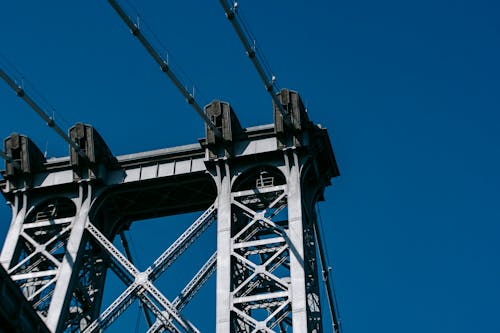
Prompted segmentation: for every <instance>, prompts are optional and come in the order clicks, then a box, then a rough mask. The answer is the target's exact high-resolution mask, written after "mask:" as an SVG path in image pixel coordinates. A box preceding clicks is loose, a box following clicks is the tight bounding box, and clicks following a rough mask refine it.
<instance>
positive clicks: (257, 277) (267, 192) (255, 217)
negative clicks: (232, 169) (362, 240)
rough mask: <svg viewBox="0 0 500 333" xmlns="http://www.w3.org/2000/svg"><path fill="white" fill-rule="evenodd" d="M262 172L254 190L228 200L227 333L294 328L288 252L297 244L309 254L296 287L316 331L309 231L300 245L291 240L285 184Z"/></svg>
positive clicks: (313, 264)
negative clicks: (301, 281)
mask: <svg viewBox="0 0 500 333" xmlns="http://www.w3.org/2000/svg"><path fill="white" fill-rule="evenodd" d="M263 175H265V172H264V173H261V175H260V177H258V178H257V179H256V186H255V188H254V189H250V190H244V191H238V192H233V194H232V198H231V206H232V208H231V210H232V219H233V221H232V227H231V248H232V251H231V266H232V267H231V272H232V273H231V274H232V283H231V303H232V306H231V332H238V333H240V332H241V333H243V332H245V333H247V332H252V333H255V332H292V331H293V325H292V324H293V323H292V310H293V309H292V304H293V302H292V297H291V296H292V295H291V293H292V292H293V290H292V283H291V272H290V255H296V252H297V251H296V246H299V247H301V246H304V250H305V252H306V253H308V255H309V257H307V256H306V261H305V266H306V267H304V272H305V275H306V286H303V285H302V286H299V287H301V288H304V287H305V288H306V297H307V311H308V321H309V323H308V327H309V329H310V332H321V330H320V324H318V323H320V322H321V318H320V316H321V315H320V299H319V292H318V284H317V266H316V261H315V257H316V253H315V248H314V246H315V240H314V234H313V233H310V231H311V230H310V229H309V228H308V227H305V228H304V244H293V243H292V242H291V240H290V237H289V233H290V229H289V221H288V216H287V215H288V214H287V201H288V200H287V185H275V184H274V178H273V177H265V176H264V177H263ZM306 224H307V223H306ZM294 252H295V253H294ZM311 252H312V253H311ZM313 322H316V324H315V323H313Z"/></svg>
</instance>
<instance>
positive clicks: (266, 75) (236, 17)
mask: <svg viewBox="0 0 500 333" xmlns="http://www.w3.org/2000/svg"><path fill="white" fill-rule="evenodd" d="M220 4H221V5H222V7H223V8H224V12H225V13H226V17H227V19H228V20H229V21H230V22H231V24H232V26H233V28H234V30H235V31H236V34H237V35H238V37H239V39H240V41H241V42H242V43H243V46H244V47H245V51H246V53H247V55H248V57H249V58H250V60H251V61H252V63H253V65H254V67H255V69H256V70H257V73H258V74H259V77H260V78H261V80H262V82H263V83H264V87H265V88H266V91H267V92H268V93H269V95H270V96H271V98H272V100H273V102H274V104H275V105H276V106H277V107H278V109H279V110H280V112H281V115H282V116H283V120H284V122H285V124H286V125H287V126H288V127H289V128H293V125H292V122H291V121H290V115H288V113H287V112H286V110H285V109H284V107H283V105H282V104H281V102H280V101H279V100H278V92H279V89H278V84H277V82H276V77H275V76H274V75H273V74H272V72H271V70H270V68H269V65H268V64H267V62H266V60H265V58H264V56H263V55H262V53H261V52H259V50H258V49H257V46H256V43H255V38H254V37H253V35H252V33H251V32H250V29H249V28H248V25H247V24H246V23H245V20H244V19H243V18H242V16H241V15H240V14H239V12H238V10H237V8H238V3H237V2H235V1H230V0H220ZM252 43H253V45H252Z"/></svg>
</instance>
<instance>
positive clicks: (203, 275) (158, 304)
mask: <svg viewBox="0 0 500 333" xmlns="http://www.w3.org/2000/svg"><path fill="white" fill-rule="evenodd" d="M214 220H215V206H214V205H212V206H210V207H209V208H208V209H207V210H206V211H205V212H204V213H203V214H202V215H201V216H200V217H199V218H198V219H197V220H196V221H195V222H194V223H193V224H192V225H191V226H190V227H189V228H188V229H187V230H186V231H185V232H184V233H183V234H182V235H181V236H180V237H179V238H178V239H177V240H176V241H175V242H174V243H173V244H172V245H170V246H169V247H168V248H167V250H165V251H164V252H163V253H162V254H161V255H160V256H159V257H158V259H156V260H155V261H154V262H153V264H151V266H149V267H148V268H147V269H146V270H145V271H144V272H140V271H139V270H138V269H137V268H136V267H135V266H134V265H133V264H132V263H131V261H130V260H128V259H127V258H126V256H125V255H123V254H122V253H121V252H120V251H119V250H118V249H117V248H116V247H115V246H114V245H113V243H111V242H110V241H109V240H108V239H107V238H106V237H105V236H104V235H103V234H102V233H101V232H100V231H99V230H98V229H97V228H96V227H95V226H94V225H92V224H87V226H86V229H87V231H88V232H89V234H90V235H91V236H92V237H93V238H94V240H95V241H96V242H97V243H98V244H99V245H100V246H101V248H102V249H104V250H105V251H106V252H107V254H108V255H109V257H110V259H111V260H110V263H111V264H110V267H111V269H112V270H113V271H114V272H115V273H116V275H117V276H118V277H119V278H120V279H121V280H122V281H123V282H124V283H125V284H126V285H127V288H126V289H125V291H123V292H122V294H121V295H120V296H118V297H117V298H116V299H115V300H114V301H113V303H111V305H109V306H108V308H107V309H105V310H104V312H102V313H101V314H100V315H99V317H98V318H97V319H96V320H94V321H93V322H92V323H91V324H90V325H88V326H87V327H86V328H85V329H84V330H83V332H85V333H87V332H99V331H100V330H102V329H105V328H107V327H108V326H109V325H111V324H112V323H113V322H114V321H115V320H116V319H117V318H118V317H119V316H120V315H121V314H122V313H123V312H124V311H125V310H126V309H127V308H128V307H129V306H130V305H131V304H132V303H133V302H134V300H136V299H139V300H140V302H141V303H142V305H143V306H144V307H146V308H147V309H148V310H149V311H150V312H151V313H152V314H153V315H154V316H155V317H156V321H155V322H154V324H153V325H151V327H150V328H149V330H148V332H163V331H165V330H166V331H168V332H176V333H177V332H179V333H180V332H199V330H198V329H197V328H196V327H195V326H194V325H193V324H192V323H191V322H190V321H188V320H187V319H185V318H184V316H183V315H182V314H181V311H182V309H183V308H184V307H185V306H186V305H187V303H188V302H189V301H190V300H191V299H192V298H193V297H194V296H195V294H196V293H197V292H198V290H199V289H200V288H201V287H202V286H203V284H204V283H205V282H206V281H207V280H208V279H209V278H210V276H211V275H212V274H213V273H214V272H215V268H216V266H215V264H216V257H217V256H216V253H214V254H213V255H212V256H211V257H210V258H209V259H208V260H207V262H206V263H205V264H204V265H203V266H202V267H201V269H200V270H199V271H198V272H197V273H196V274H195V276H194V277H193V278H192V279H191V281H190V282H189V283H188V284H187V285H186V286H185V287H184V289H182V291H181V292H180V293H179V295H178V296H177V297H176V298H175V299H174V300H173V301H170V300H168V299H167V298H166V297H165V296H164V295H163V294H162V293H161V291H159V290H158V289H157V288H156V287H155V286H154V284H153V282H154V281H155V280H156V279H158V278H159V277H160V275H161V274H162V273H163V272H164V271H165V270H166V269H167V268H168V267H169V266H170V265H172V264H173V263H174V262H175V260H176V259H177V258H179V256H180V255H182V253H184V251H185V250H186V249H187V248H188V247H189V246H190V245H191V244H192V243H193V242H194V241H195V240H196V239H197V238H198V237H199V236H200V235H201V234H202V233H203V232H204V231H205V230H206V229H207V228H208V227H209V226H210V225H211V224H212V223H213V222H214Z"/></svg>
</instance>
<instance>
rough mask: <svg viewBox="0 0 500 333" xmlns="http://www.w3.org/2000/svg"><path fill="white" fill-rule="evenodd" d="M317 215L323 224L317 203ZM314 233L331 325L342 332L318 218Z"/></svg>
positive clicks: (337, 332)
mask: <svg viewBox="0 0 500 333" xmlns="http://www.w3.org/2000/svg"><path fill="white" fill-rule="evenodd" d="M317 210H318V216H319V218H320V219H321V221H320V222H321V225H323V220H322V218H321V212H320V210H319V205H318V206H317ZM313 226H314V233H315V235H316V241H317V245H318V252H319V259H320V263H321V269H322V273H323V282H324V284H325V288H326V294H327V297H328V306H329V308H330V315H331V318H332V326H333V330H334V332H335V333H342V332H343V330H342V323H341V321H340V320H339V318H340V311H339V305H338V302H337V296H336V293H335V286H334V285H333V279H332V278H331V267H330V266H329V263H328V258H327V255H326V254H325V249H324V247H323V242H322V240H321V232H320V228H319V225H318V220H317V219H314V224H313Z"/></svg>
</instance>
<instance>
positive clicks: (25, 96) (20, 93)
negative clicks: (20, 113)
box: [0, 68, 87, 159]
mask: <svg viewBox="0 0 500 333" xmlns="http://www.w3.org/2000/svg"><path fill="white" fill-rule="evenodd" d="M0 77H1V78H2V79H3V80H4V81H5V82H6V83H7V84H8V85H9V86H10V87H11V88H12V90H14V91H15V93H16V95H17V96H18V97H20V98H21V99H23V100H24V101H25V102H26V103H27V104H28V105H29V106H30V107H31V108H32V109H33V111H35V112H36V113H37V114H38V115H39V116H40V117H41V118H42V119H43V121H45V123H46V124H47V126H49V127H50V128H52V129H53V130H54V131H55V132H56V133H57V134H58V135H59V136H60V137H61V138H63V140H64V141H66V143H68V144H69V145H70V147H71V148H72V149H74V150H75V151H76V152H77V153H78V154H79V155H80V156H81V157H83V158H85V159H87V155H86V154H85V153H84V151H83V150H82V149H81V148H80V147H79V146H78V145H77V144H76V143H75V142H74V141H73V140H71V138H70V137H69V136H68V135H67V134H66V133H65V132H64V131H63V130H62V129H61V128H60V127H59V125H57V124H56V122H55V120H54V118H53V117H51V116H49V115H48V114H47V113H46V112H45V111H44V110H43V109H42V108H41V107H40V106H39V105H38V104H37V103H36V102H35V101H34V100H33V99H32V98H31V97H30V96H29V95H28V94H27V93H26V91H25V90H24V88H23V87H22V86H20V85H18V84H17V83H16V81H14V80H13V79H12V78H11V77H10V76H9V75H8V74H7V72H5V71H4V70H3V69H2V68H0Z"/></svg>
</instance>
